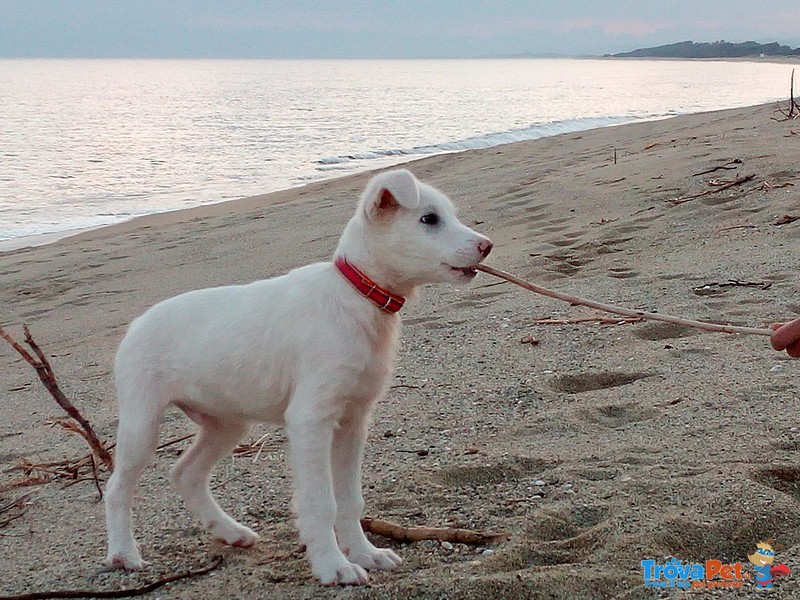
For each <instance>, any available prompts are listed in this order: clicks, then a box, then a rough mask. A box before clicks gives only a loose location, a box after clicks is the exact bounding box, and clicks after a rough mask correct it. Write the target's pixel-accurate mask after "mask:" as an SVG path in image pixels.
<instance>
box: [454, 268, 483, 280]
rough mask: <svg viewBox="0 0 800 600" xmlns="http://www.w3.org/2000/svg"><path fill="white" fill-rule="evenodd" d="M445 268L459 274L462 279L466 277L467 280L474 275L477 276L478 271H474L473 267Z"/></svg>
mask: <svg viewBox="0 0 800 600" xmlns="http://www.w3.org/2000/svg"><path fill="white" fill-rule="evenodd" d="M447 266H448V267H450V270H451V271H455V272H456V273H461V275H463V276H464V277H468V278H469V279H472V278H473V277H475V275H477V274H478V269H476V268H475V267H451V266H450V265H447Z"/></svg>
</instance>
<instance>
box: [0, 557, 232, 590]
mask: <svg viewBox="0 0 800 600" xmlns="http://www.w3.org/2000/svg"><path fill="white" fill-rule="evenodd" d="M222 561H223V557H222V556H221V555H220V556H215V557H214V559H213V560H212V561H211V564H209V565H208V566H207V567H203V568H202V569H196V570H192V571H186V572H184V573H178V574H176V575H170V576H169V577H164V578H163V579H159V580H157V581H153V582H152V583H148V584H147V585H143V586H141V587H137V588H127V589H123V590H55V591H52V592H31V593H29V594H15V595H11V596H0V600H45V599H47V598H130V597H132V596H143V595H144V594H149V593H150V592H152V591H153V590H157V589H158V588H160V587H163V586H165V585H167V584H168V583H172V582H173V581H179V580H181V579H189V578H191V577H200V576H201V575H206V574H207V573H210V572H211V571H213V570H214V569H216V568H217V567H219V566H220V565H221V564H222Z"/></svg>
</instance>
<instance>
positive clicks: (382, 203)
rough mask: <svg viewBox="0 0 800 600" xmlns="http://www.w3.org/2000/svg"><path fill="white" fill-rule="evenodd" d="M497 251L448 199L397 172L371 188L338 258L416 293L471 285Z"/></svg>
mask: <svg viewBox="0 0 800 600" xmlns="http://www.w3.org/2000/svg"><path fill="white" fill-rule="evenodd" d="M491 249H492V242H491V241H490V240H489V238H487V237H485V236H483V235H481V234H479V233H477V232H475V231H473V230H472V229H470V228H469V227H467V226H466V225H464V224H463V223H461V221H459V220H458V218H457V217H456V210H455V207H454V206H453V203H452V202H450V200H449V199H448V198H447V196H445V195H444V194H442V193H441V192H440V191H438V190H436V189H435V188H433V187H431V186H429V185H427V184H424V183H422V182H420V181H418V180H417V178H416V177H414V175H412V174H411V173H410V172H409V171H407V170H405V169H397V170H392V171H386V172H384V173H380V174H379V175H376V176H375V177H374V178H373V179H372V180H371V181H370V182H369V184H368V185H367V187H366V189H365V190H364V193H363V194H362V195H361V199H360V201H359V204H358V210H357V211H356V214H355V216H354V217H353V218H352V219H351V221H350V223H348V226H347V229H346V230H345V234H344V235H343V236H342V240H341V242H340V244H339V251H337V254H343V255H344V256H347V257H348V259H351V260H353V262H354V263H355V264H356V265H357V266H359V267H361V265H362V264H363V267H361V268H363V269H364V270H365V271H367V272H368V270H369V269H370V268H371V269H373V270H374V271H376V272H375V275H374V276H376V277H381V278H384V279H386V284H388V285H392V284H394V285H397V286H401V287H407V286H411V287H415V286H418V285H421V284H424V283H435V282H449V283H463V282H467V281H469V280H471V279H472V278H473V277H475V275H476V273H477V271H476V270H475V266H476V265H478V263H480V262H481V261H482V260H483V259H484V258H486V256H487V255H488V254H489V251H490V250H491ZM368 274H369V273H368Z"/></svg>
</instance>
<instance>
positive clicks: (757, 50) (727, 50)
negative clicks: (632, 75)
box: [606, 41, 800, 58]
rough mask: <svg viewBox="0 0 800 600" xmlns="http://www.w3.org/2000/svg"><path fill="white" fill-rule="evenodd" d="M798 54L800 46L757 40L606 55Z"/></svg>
mask: <svg viewBox="0 0 800 600" xmlns="http://www.w3.org/2000/svg"><path fill="white" fill-rule="evenodd" d="M762 54H763V55H765V56H800V48H797V49H794V50H793V49H792V48H790V47H789V46H781V45H780V44H779V43H778V42H772V43H771V44H759V43H758V42H740V43H732V42H725V41H719V42H710V43H709V42H678V43H677V44H667V45H666V46H656V47H655V48H639V49H638V50H634V51H633V52H620V53H618V54H611V55H606V56H615V57H621V58H628V57H636V58H638V57H649V58H656V57H657V58H733V57H740V56H761V55H762Z"/></svg>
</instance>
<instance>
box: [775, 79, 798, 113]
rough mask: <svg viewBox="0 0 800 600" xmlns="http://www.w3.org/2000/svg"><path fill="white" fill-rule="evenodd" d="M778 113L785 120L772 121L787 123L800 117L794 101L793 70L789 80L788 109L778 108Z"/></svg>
mask: <svg viewBox="0 0 800 600" xmlns="http://www.w3.org/2000/svg"><path fill="white" fill-rule="evenodd" d="M778 112H779V113H781V114H782V115H783V116H784V117H786V118H785V119H775V118H774V117H773V118H772V120H773V121H788V120H790V119H796V118H798V117H800V105H799V104H797V101H796V100H795V99H794V69H792V76H791V77H790V78H789V108H788V109H787V110H786V111H783V110H781V109H780V108H779V109H778Z"/></svg>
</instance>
